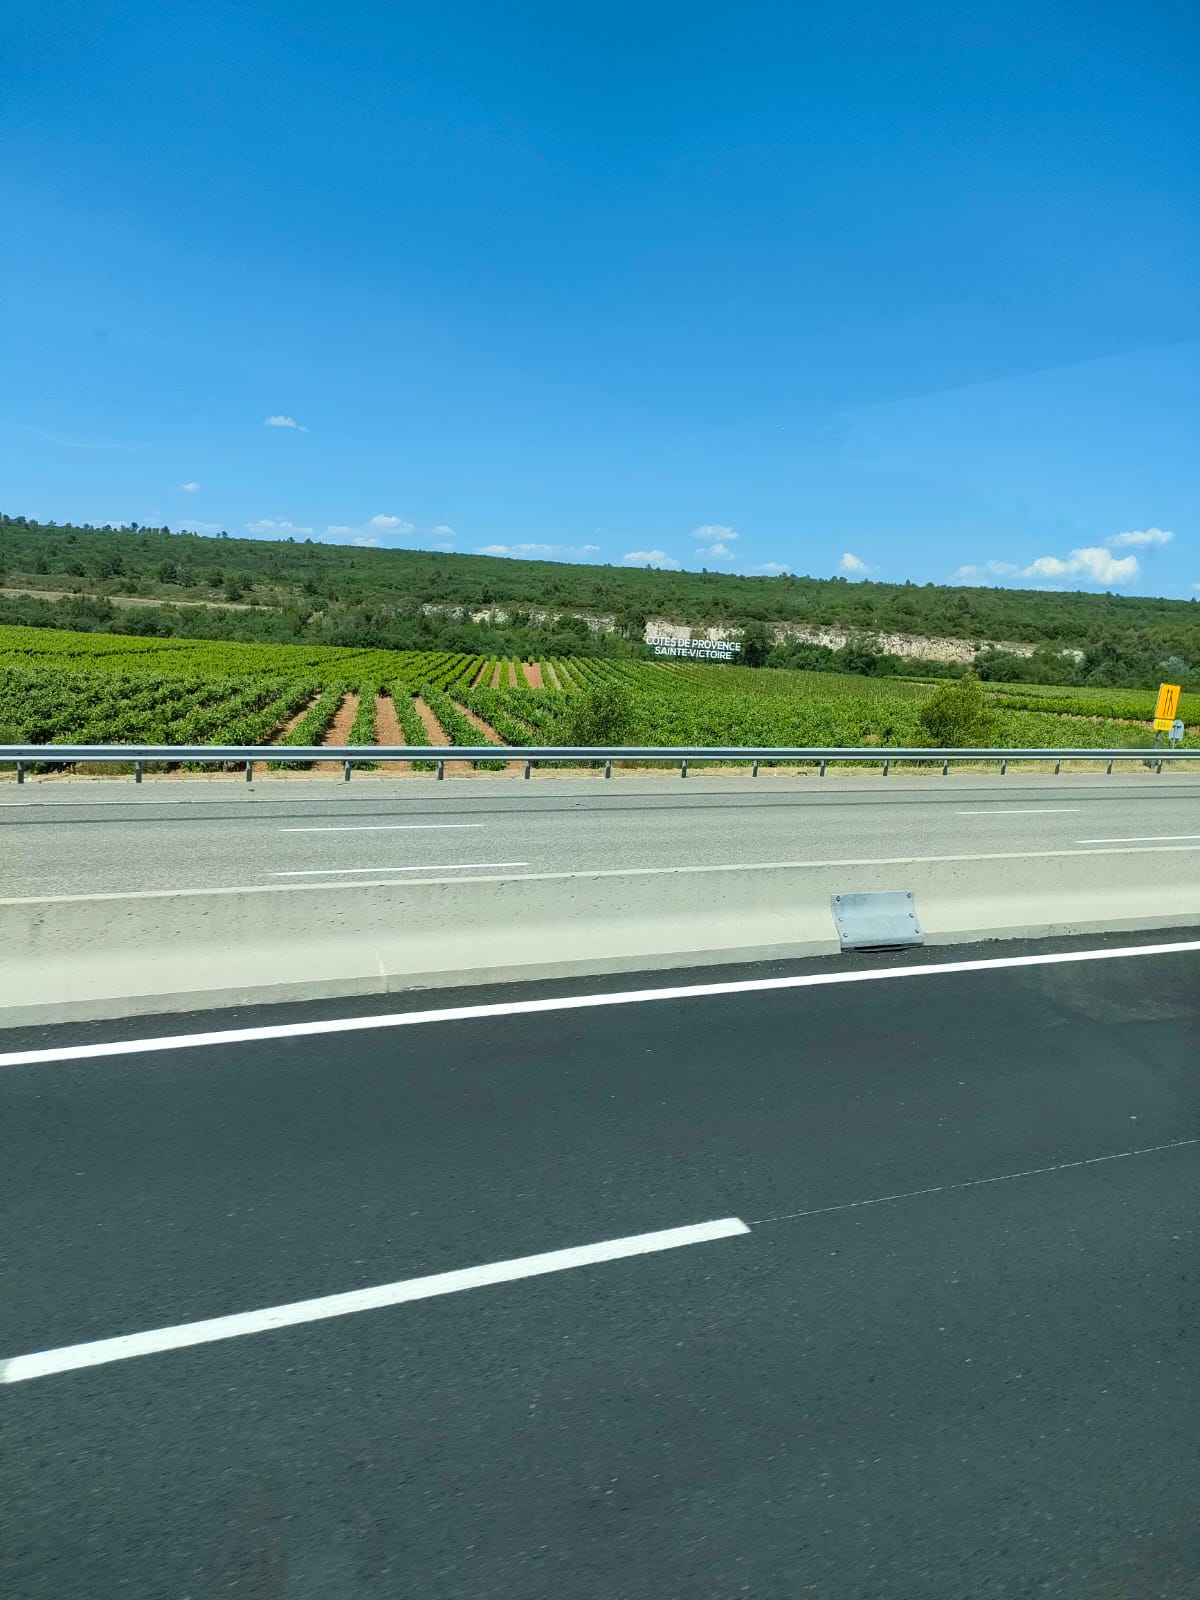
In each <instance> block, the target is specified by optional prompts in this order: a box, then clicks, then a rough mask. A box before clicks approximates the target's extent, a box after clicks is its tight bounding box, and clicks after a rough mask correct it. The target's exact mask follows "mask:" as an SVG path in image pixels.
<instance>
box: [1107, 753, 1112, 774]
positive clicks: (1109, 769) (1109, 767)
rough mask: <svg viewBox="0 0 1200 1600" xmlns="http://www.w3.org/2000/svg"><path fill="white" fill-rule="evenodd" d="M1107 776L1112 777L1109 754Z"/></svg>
mask: <svg viewBox="0 0 1200 1600" xmlns="http://www.w3.org/2000/svg"><path fill="white" fill-rule="evenodd" d="M1108 776H1109V777H1110V778H1111V777H1112V758H1111V756H1110V757H1109V762H1108Z"/></svg>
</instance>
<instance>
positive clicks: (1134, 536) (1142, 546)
mask: <svg viewBox="0 0 1200 1600" xmlns="http://www.w3.org/2000/svg"><path fill="white" fill-rule="evenodd" d="M185 487H186V485H185ZM1174 537H1175V535H1174V534H1173V533H1171V532H1169V531H1168V530H1167V529H1166V528H1135V529H1134V530H1133V532H1132V533H1114V534H1113V536H1112V538H1111V539H1106V540H1105V541H1104V542H1105V544H1106V545H1108V546H1109V548H1110V549H1112V550H1146V549H1148V548H1149V547H1150V546H1151V545H1156V544H1170V542H1171V540H1172V539H1173V538H1174Z"/></svg>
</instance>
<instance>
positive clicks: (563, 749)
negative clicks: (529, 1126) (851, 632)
mask: <svg viewBox="0 0 1200 1600" xmlns="http://www.w3.org/2000/svg"><path fill="white" fill-rule="evenodd" d="M497 760H500V761H520V762H524V764H525V776H526V777H527V778H528V777H529V776H530V774H531V772H532V771H533V770H534V768H535V767H539V766H555V765H565V764H578V763H581V762H587V763H589V764H595V763H598V762H603V763H604V776H605V777H606V778H609V777H611V776H612V766H613V762H614V761H625V762H645V763H650V762H660V763H662V762H669V763H671V764H672V765H677V766H678V767H679V775H680V777H682V778H686V777H687V775H688V763H689V762H693V763H694V762H698V761H715V762H729V763H736V764H737V765H739V766H748V767H750V768H751V770H752V776H754V777H756V778H757V776H758V769H759V767H760V766H761V765H764V764H772V763H773V764H776V765H784V766H815V767H817V768H818V769H819V771H820V774H821V776H822V777H824V776H825V769H826V767H827V766H829V765H830V764H831V763H835V762H839V763H840V762H852V763H858V764H861V765H870V766H882V767H883V775H884V777H885V778H886V777H887V775H888V772H889V771H890V770H891V768H892V767H893V766H894V765H895V764H896V763H897V762H901V761H904V762H919V763H921V764H922V765H924V766H929V765H931V764H932V765H937V764H939V763H940V765H941V769H942V775H943V776H945V774H946V772H947V770H948V768H949V766H950V764H951V762H974V763H976V764H978V763H980V762H993V761H994V762H998V763H999V766H1000V771H1001V773H1003V772H1004V771H1005V770H1006V769H1007V767H1008V763H1009V762H1010V761H1040V762H1051V761H1052V762H1053V763H1054V770H1055V772H1056V773H1057V772H1059V771H1060V770H1061V768H1062V764H1063V762H1064V761H1103V762H1106V763H1107V770H1108V772H1110V773H1111V772H1112V769H1113V763H1114V762H1117V761H1132V762H1141V763H1142V764H1143V765H1144V766H1148V767H1151V768H1152V769H1153V770H1154V771H1155V772H1161V771H1162V769H1163V763H1164V762H1175V761H1200V749H1194V750H1167V749H1162V750H1160V749H1156V748H1154V747H1151V746H1147V747H1145V748H1143V749H1129V748H1127V747H1125V748H1122V749H1118V750H1053V749H1014V750H1001V749H991V748H989V749H972V750H942V749H920V748H916V749H911V748H889V747H888V746H885V745H865V746H856V747H853V748H847V749H842V748H839V747H837V746H830V747H828V748H824V749H822V748H815V747H810V746H804V747H799V746H798V747H791V746H779V747H773V746H769V745H767V746H762V747H761V748H760V747H741V746H739V747H731V748H724V747H722V748H718V749H709V748H706V747H705V746H704V745H688V746H683V745H664V746H657V747H647V746H637V747H632V748H626V747H618V746H615V745H614V746H607V747H591V746H584V745H578V746H574V745H573V746H566V745H547V746H541V745H538V746H531V745H494V744H485V745H416V744H408V745H365V744H360V745H340V744H339V745H242V744H231V745H219V744H197V745H192V744H180V745H162V744H158V745H152V744H0V766H5V765H13V764H15V766H16V769H17V782H18V783H24V781H25V769H26V767H28V766H33V765H50V766H60V767H62V766H74V765H76V764H77V763H79V762H83V761H89V762H98V763H102V764H108V765H111V764H113V763H117V762H121V763H126V764H130V763H131V764H132V765H133V768H134V780H135V781H136V782H138V783H140V782H141V781H142V772H143V769H144V768H145V766H146V765H148V764H152V763H165V764H167V765H169V766H180V765H182V764H184V763H193V762H207V763H210V764H212V765H216V766H244V767H245V772H246V782H247V783H250V782H251V781H252V780H253V777H254V767H255V765H261V764H262V763H264V762H271V763H272V764H276V763H281V764H289V763H290V764H311V763H313V762H317V761H321V762H330V761H336V762H340V763H341V766H342V776H343V779H344V781H345V782H347V783H349V781H350V774H351V771H352V770H353V768H354V767H355V766H356V765H361V764H364V763H378V762H381V761H386V762H389V763H395V762H417V761H422V762H432V763H435V764H436V766H437V775H438V777H439V778H443V777H445V769H446V763H447V762H448V761H469V762H471V763H472V764H474V763H477V762H484V761H497Z"/></svg>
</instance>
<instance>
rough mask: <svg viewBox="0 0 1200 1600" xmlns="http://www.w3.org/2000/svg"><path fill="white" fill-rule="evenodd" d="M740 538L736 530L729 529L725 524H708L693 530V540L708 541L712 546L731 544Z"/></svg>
mask: <svg viewBox="0 0 1200 1600" xmlns="http://www.w3.org/2000/svg"><path fill="white" fill-rule="evenodd" d="M737 537H738V534H737V529H736V528H727V527H726V526H725V524H724V523H723V522H706V523H704V524H703V525H702V526H701V527H699V528H693V529H692V538H693V539H707V540H709V541H710V543H712V544H718V543H720V544H729V543H730V541H731V540H733V539H736V538H737Z"/></svg>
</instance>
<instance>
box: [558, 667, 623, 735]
mask: <svg viewBox="0 0 1200 1600" xmlns="http://www.w3.org/2000/svg"><path fill="white" fill-rule="evenodd" d="M564 699H565V704H564V705H563V708H562V710H561V712H560V713H559V716H558V722H557V725H556V727H555V729H554V743H555V744H561V745H568V746H570V745H576V746H581V745H599V746H601V747H603V746H604V745H620V744H624V743H625V742H626V741H627V740H628V739H629V738H630V737H631V736H632V731H633V722H634V718H633V708H632V707H631V705H630V703H629V697H628V696H627V695H626V694H625V692H624V690H623V689H622V688H621V686H620V685H619V684H618V683H614V682H612V681H608V682H601V683H596V684H589V685H588V687H587V688H586V689H583V690H582V691H581V692H580V693H578V694H572V695H567V696H565V697H564Z"/></svg>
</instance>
